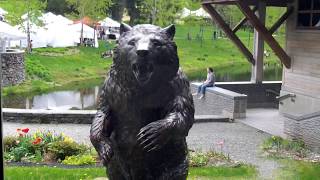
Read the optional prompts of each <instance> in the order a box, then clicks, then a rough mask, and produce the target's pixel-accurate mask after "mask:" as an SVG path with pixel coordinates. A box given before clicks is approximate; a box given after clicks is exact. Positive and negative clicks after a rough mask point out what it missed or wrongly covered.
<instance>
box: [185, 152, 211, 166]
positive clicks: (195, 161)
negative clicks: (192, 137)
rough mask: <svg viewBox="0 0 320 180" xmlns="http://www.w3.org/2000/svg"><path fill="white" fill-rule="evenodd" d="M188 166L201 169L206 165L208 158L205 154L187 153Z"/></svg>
mask: <svg viewBox="0 0 320 180" xmlns="http://www.w3.org/2000/svg"><path fill="white" fill-rule="evenodd" d="M188 158H189V165H190V166H191V167H202V166H205V165H207V163H208V161H209V156H208V155H207V154H206V153H196V152H189V155H188Z"/></svg>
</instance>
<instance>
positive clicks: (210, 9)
mask: <svg viewBox="0 0 320 180" xmlns="http://www.w3.org/2000/svg"><path fill="white" fill-rule="evenodd" d="M202 7H203V9H205V10H206V11H207V12H208V13H209V14H210V16H211V17H212V19H213V20H214V21H215V22H216V23H217V24H218V25H219V26H220V28H221V29H222V30H223V31H224V32H225V33H226V35H227V36H228V38H229V39H231V40H232V41H233V43H234V44H236V46H237V47H238V48H239V50H240V51H241V52H242V53H243V54H244V55H245V57H246V58H247V59H248V61H249V62H250V63H251V64H253V65H254V64H255V60H254V58H253V56H252V54H251V52H250V51H249V50H248V48H247V47H246V46H245V45H244V44H243V43H242V41H241V40H240V39H239V38H238V36H237V35H236V34H235V33H234V32H233V31H232V29H231V28H230V27H229V26H228V25H227V23H226V22H225V21H224V20H223V18H222V17H221V16H220V14H219V13H218V12H217V11H216V10H215V9H214V8H213V7H212V5H211V4H202Z"/></svg>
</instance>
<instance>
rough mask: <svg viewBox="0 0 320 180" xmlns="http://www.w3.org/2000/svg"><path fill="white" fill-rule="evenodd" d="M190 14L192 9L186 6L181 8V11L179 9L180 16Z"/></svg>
mask: <svg viewBox="0 0 320 180" xmlns="http://www.w3.org/2000/svg"><path fill="white" fill-rule="evenodd" d="M191 14H192V11H191V10H190V9H188V8H183V9H182V11H181V16H180V17H181V18H185V17H188V16H190V15H191Z"/></svg>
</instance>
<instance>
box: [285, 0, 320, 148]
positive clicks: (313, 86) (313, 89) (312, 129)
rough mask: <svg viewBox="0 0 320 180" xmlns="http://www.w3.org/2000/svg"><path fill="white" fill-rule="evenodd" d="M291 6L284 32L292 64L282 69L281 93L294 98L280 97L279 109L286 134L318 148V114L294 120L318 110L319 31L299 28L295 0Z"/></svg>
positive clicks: (319, 108)
mask: <svg viewBox="0 0 320 180" xmlns="http://www.w3.org/2000/svg"><path fill="white" fill-rule="evenodd" d="M292 5H293V6H294V7H295V11H294V13H293V14H292V15H291V16H290V17H289V19H288V20H287V33H286V38H287V43H286V50H287V53H288V54H289V56H290V57H291V58H292V63H291V68H290V69H284V73H283V80H282V81H283V84H282V90H281V94H282V95H285V94H288V93H293V94H295V95H296V97H294V98H289V99H285V100H282V101H281V102H280V112H281V113H282V114H283V115H284V116H285V117H286V121H285V128H284V130H285V133H286V134H287V135H288V136H289V137H291V138H295V139H302V140H304V141H305V142H306V144H307V145H309V146H310V147H311V148H313V149H316V150H317V151H319V147H320V116H317V117H310V118H305V119H303V120H297V119H299V118H300V117H308V115H310V114H314V113H317V112H320V30H301V29H298V28H297V27H296V24H297V23H296V22H297V19H296V18H297V8H298V7H297V0H296V1H295V2H294V3H292V4H291V6H292Z"/></svg>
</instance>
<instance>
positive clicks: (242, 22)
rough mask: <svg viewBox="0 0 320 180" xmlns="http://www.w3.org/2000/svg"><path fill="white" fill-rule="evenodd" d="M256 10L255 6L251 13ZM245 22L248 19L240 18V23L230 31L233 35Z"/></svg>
mask: <svg viewBox="0 0 320 180" xmlns="http://www.w3.org/2000/svg"><path fill="white" fill-rule="evenodd" d="M257 9H258V7H257V6H255V7H254V8H253V9H252V11H253V12H256V11H257ZM247 21H248V18H247V17H244V18H242V19H241V21H240V22H239V23H238V24H237V25H236V26H235V27H234V28H233V29H232V31H233V32H234V33H236V32H237V31H238V30H239V29H240V28H241V26H243V25H244V24H245V23H246V22H247Z"/></svg>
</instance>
